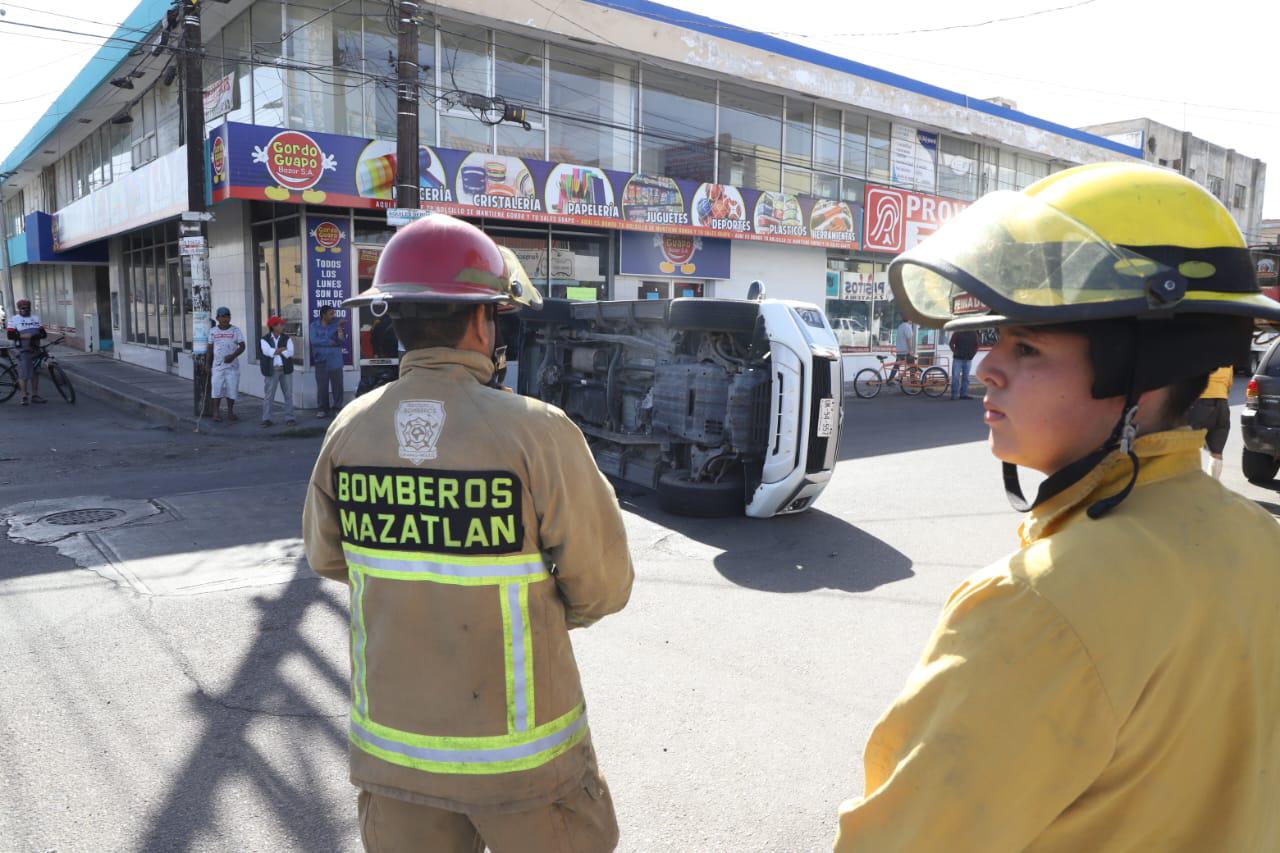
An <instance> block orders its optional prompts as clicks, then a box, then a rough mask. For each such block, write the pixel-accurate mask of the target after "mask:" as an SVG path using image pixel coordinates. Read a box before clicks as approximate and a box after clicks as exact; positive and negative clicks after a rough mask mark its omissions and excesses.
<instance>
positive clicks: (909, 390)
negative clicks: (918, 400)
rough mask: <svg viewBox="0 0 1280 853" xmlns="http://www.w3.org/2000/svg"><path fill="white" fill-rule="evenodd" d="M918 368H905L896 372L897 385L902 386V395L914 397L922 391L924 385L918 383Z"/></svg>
mask: <svg viewBox="0 0 1280 853" xmlns="http://www.w3.org/2000/svg"><path fill="white" fill-rule="evenodd" d="M920 376H921V374H920V368H918V367H906V368H903V369H902V370H899V371H898V377H899V384H901V385H902V393H903V394H906V395H907V396H909V397H914V396H916V395H917V394H919V393H920V392H921V391H923V390H924V385H923V384H921V381H920Z"/></svg>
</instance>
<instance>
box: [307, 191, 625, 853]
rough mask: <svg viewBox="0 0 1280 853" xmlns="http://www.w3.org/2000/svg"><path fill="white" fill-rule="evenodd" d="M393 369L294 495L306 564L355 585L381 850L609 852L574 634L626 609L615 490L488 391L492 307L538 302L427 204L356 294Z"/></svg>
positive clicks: (369, 774)
mask: <svg viewBox="0 0 1280 853" xmlns="http://www.w3.org/2000/svg"><path fill="white" fill-rule="evenodd" d="M346 304H348V305H369V306H370V307H371V309H372V310H373V312H374V313H375V314H379V315H380V314H381V313H383V312H389V313H390V315H391V318H392V323H393V324H394V327H395V330H396V334H397V335H398V336H399V338H400V341H401V342H402V343H403V344H404V346H405V348H406V350H407V352H406V353H405V356H404V358H403V359H402V361H401V368H400V378H399V380H398V381H396V382H393V383H391V384H389V385H386V386H384V387H383V388H380V389H378V390H377V391H375V392H373V393H370V394H368V395H366V396H364V397H361V398H360V399H359V400H357V401H356V402H355V403H352V404H351V405H350V406H347V407H346V408H345V409H343V412H342V414H341V416H339V417H338V418H337V419H336V420H335V421H334V423H333V425H332V426H331V427H330V428H329V431H328V434H327V435H326V436H325V441H324V445H323V447H322V448H321V451H320V457H319V459H318V460H317V462H316V466H315V471H314V472H313V474H312V477H311V483H310V486H309V489H308V492H307V499H306V507H305V509H304V512H303V531H304V536H305V540H306V550H307V559H308V560H309V561H310V564H311V567H312V568H313V569H314V570H315V571H316V572H317V573H318V574H320V575H322V576H324V577H327V578H332V579H335V580H341V581H344V582H346V583H348V584H349V585H350V588H351V664H352V677H351V720H350V737H349V739H350V754H351V781H352V783H353V784H355V785H356V786H357V787H358V788H360V794H359V798H358V805H359V816H360V828H361V837H362V839H363V841H364V844H365V847H366V849H367V850H369V851H374V853H383V851H387V853H390V852H391V851H395V853H399V851H428V850H429V851H437V852H438V853H451V851H473V850H474V851H481V850H483V849H484V848H485V846H486V845H487V846H488V847H489V849H490V850H491V851H493V853H522V852H523V851H533V852H534V853H537V851H556V852H557V853H558V851H592V853H594V851H610V850H613V849H614V847H615V845H616V843H617V838H618V830H617V823H616V821H615V818H614V812H613V804H612V802H611V800H610V796H609V791H608V788H607V787H606V785H605V782H604V779H603V778H602V777H601V776H600V773H599V771H598V770H597V767H596V760H595V754H594V752H593V750H592V746H591V738H590V734H589V732H588V729H587V716H586V705H585V703H584V700H583V694H582V687H581V684H580V681H579V676H578V667H577V664H576V662H575V661H574V656H573V649H572V646H571V644H570V641H569V633H568V631H569V629H570V628H572V627H581V626H586V625H590V624H592V623H593V622H595V621H596V620H598V619H600V618H601V617H603V616H606V615H608V614H610V613H614V612H616V611H618V610H620V609H621V608H622V607H623V606H624V605H625V604H626V603H627V598H628V596H629V595H630V591H631V583H632V567H631V559H630V555H629V553H628V550H627V540H626V533H625V531H624V528H623V523H622V517H621V513H620V511H619V509H618V503H617V500H616V498H615V496H614V493H613V490H612V488H611V487H610V486H609V484H608V482H607V481H606V480H605V478H604V477H603V476H602V475H601V474H600V472H599V470H598V469H597V468H596V465H595V462H594V460H593V459H592V457H591V453H590V451H589V450H588V448H587V445H586V442H585V441H584V439H583V437H582V433H581V432H580V431H579V430H578V428H577V427H576V426H574V424H573V423H572V422H571V421H569V419H568V418H567V417H566V416H565V415H564V413H563V412H561V411H560V410H558V409H556V408H554V407H552V406H548V405H546V404H544V403H541V402H538V401H536V400H532V399H529V398H526V397H521V396H518V395H516V394H511V393H509V392H506V391H503V390H500V389H498V388H495V387H490V382H491V379H492V377H493V376H494V373H495V368H496V366H497V362H498V360H499V354H498V352H497V349H496V338H497V331H496V318H495V313H496V312H497V311H498V310H502V309H513V308H518V307H540V304H541V298H540V297H539V296H538V294H537V291H536V290H534V288H533V287H532V285H531V284H530V283H529V281H528V278H527V277H526V276H525V275H524V272H523V270H522V269H521V268H520V267H519V262H518V261H516V259H515V256H514V255H513V254H510V253H507V254H504V253H503V252H502V251H501V250H500V249H499V248H498V246H497V245H496V244H494V243H493V241H492V240H490V239H489V238H488V237H487V236H485V235H484V234H483V233H482V232H481V231H480V230H479V229H477V228H475V227H474V226H472V225H469V224H467V223H465V222H462V221H460V220H457V219H453V218H451V217H447V216H428V217H426V218H425V219H421V220H419V221H417V222H415V223H413V224H412V225H409V226H406V227H405V228H403V229H401V230H400V231H399V232H398V233H397V234H396V235H395V236H393V237H392V238H391V240H390V241H389V242H388V244H387V246H386V249H385V250H384V251H383V254H382V256H381V258H380V260H379V262H378V267H377V271H376V272H375V275H374V283H373V286H372V288H370V289H369V290H366V291H364V292H363V293H361V294H360V295H359V296H358V297H356V298H354V299H351V300H348V302H347V303H346Z"/></svg>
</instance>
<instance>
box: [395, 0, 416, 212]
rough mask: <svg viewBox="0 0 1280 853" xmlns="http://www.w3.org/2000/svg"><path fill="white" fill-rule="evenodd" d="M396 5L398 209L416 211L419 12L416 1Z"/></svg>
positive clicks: (408, 0) (406, 1)
mask: <svg viewBox="0 0 1280 853" xmlns="http://www.w3.org/2000/svg"><path fill="white" fill-rule="evenodd" d="M389 2H391V3H395V4H396V7H397V8H396V21H397V24H398V26H399V30H398V31H397V34H398V35H399V36H400V44H399V48H398V51H397V53H398V56H397V58H396V78H397V81H396V201H395V205H396V207H402V208H403V207H408V208H413V209H414V210H417V208H418V201H419V194H418V9H419V3H418V2H417V0H389Z"/></svg>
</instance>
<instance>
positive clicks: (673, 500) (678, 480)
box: [657, 471, 747, 518]
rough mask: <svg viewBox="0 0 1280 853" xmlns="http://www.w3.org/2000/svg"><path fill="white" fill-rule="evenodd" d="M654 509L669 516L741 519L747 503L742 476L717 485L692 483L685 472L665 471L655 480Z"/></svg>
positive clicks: (724, 480)
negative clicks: (656, 507) (656, 504)
mask: <svg viewBox="0 0 1280 853" xmlns="http://www.w3.org/2000/svg"><path fill="white" fill-rule="evenodd" d="M657 491H658V506H659V507H661V508H662V509H663V510H664V511H666V512H669V513H671V514H672V515H691V516H696V517H699V518H724V517H726V516H732V515H742V511H743V508H744V507H745V506H746V502H747V490H746V483H745V481H744V479H743V476H742V472H738V473H736V474H732V475H726V476H725V477H724V479H722V480H720V482H718V483H712V482H695V481H693V480H690V479H689V472H688V471H668V472H667V473H665V474H663V475H662V476H661V477H659V478H658V489H657Z"/></svg>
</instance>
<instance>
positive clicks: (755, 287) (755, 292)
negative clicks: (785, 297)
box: [747, 279, 764, 302]
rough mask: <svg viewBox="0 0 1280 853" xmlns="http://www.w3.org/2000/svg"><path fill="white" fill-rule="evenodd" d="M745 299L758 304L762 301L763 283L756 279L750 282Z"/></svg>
mask: <svg viewBox="0 0 1280 853" xmlns="http://www.w3.org/2000/svg"><path fill="white" fill-rule="evenodd" d="M747 299H749V300H750V301H752V302H759V301H760V300H762V299H764V282H763V281H761V280H760V279H756V280H755V281H753V282H751V286H750V287H748V288H747Z"/></svg>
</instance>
